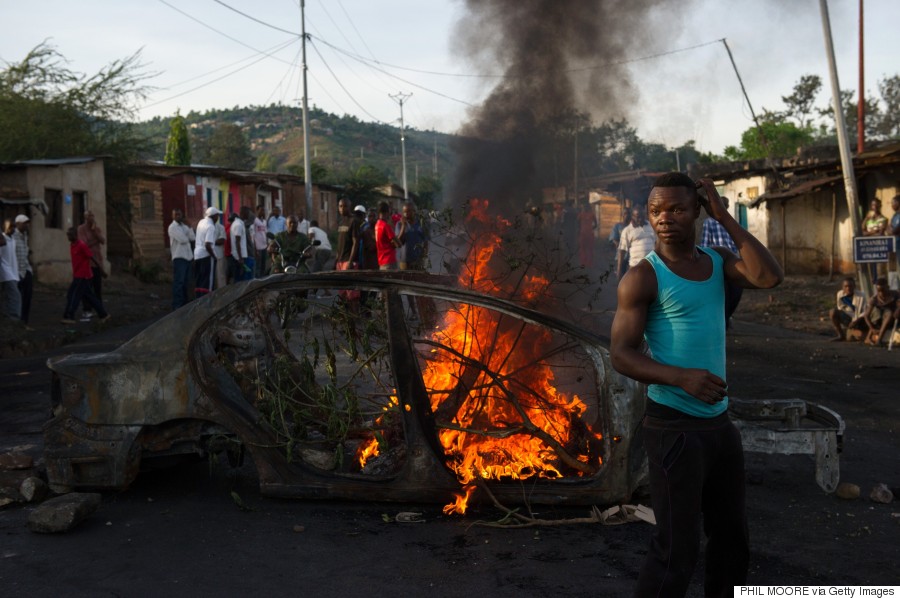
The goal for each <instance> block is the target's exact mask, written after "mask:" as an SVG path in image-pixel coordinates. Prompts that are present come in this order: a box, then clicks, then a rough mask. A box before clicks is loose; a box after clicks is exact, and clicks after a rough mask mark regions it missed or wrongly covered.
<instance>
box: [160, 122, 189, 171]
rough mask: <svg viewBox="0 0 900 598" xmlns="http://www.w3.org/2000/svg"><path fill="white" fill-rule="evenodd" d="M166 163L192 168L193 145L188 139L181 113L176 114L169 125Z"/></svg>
mask: <svg viewBox="0 0 900 598" xmlns="http://www.w3.org/2000/svg"><path fill="white" fill-rule="evenodd" d="M165 163H166V164H168V165H169V166H190V164H191V143H190V140H189V139H188V131H187V126H186V125H185V124H184V117H183V116H181V113H180V112H176V113H175V118H173V119H172V122H171V124H170V125H169V139H168V141H167V142H166V157H165Z"/></svg>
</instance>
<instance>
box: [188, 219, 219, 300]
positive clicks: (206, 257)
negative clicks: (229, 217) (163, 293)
mask: <svg viewBox="0 0 900 598" xmlns="http://www.w3.org/2000/svg"><path fill="white" fill-rule="evenodd" d="M204 214H205V215H206V217H205V218H203V219H202V220H201V221H200V222H198V223H197V243H196V245H195V246H194V294H195V295H196V296H197V297H202V296H203V295H206V294H207V293H210V292H212V290H213V288H215V278H214V276H215V257H214V253H215V252H214V247H215V246H216V223H217V222H218V221H219V215H221V214H222V212H220V211H219V209H218V208H214V207H209V208H206V212H204Z"/></svg>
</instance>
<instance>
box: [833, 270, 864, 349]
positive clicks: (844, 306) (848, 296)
mask: <svg viewBox="0 0 900 598" xmlns="http://www.w3.org/2000/svg"><path fill="white" fill-rule="evenodd" d="M834 303H835V308H834V309H832V310H831V312H830V313H829V317H830V318H831V325H832V326H834V331H835V332H836V333H837V336H835V337H834V338H832V339H831V340H833V341H842V340H844V339H845V338H846V336H845V333H844V330H843V328H842V326H843V327H846V328H847V332H849V331H850V330H862V331H863V332H865V330H866V320H865V318H864V317H863V315H864V314H865V313H866V295H865V293H863V292H862V291H858V290H856V281H855V280H853V278H852V277H850V276H848V277H847V278H845V279H844V282H843V283H842V284H841V290H840V291H838V292H837V296H836V297H835V301H834Z"/></svg>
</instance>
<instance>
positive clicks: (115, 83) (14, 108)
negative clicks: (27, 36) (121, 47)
mask: <svg viewBox="0 0 900 598" xmlns="http://www.w3.org/2000/svg"><path fill="white" fill-rule="evenodd" d="M139 58H140V53H139V52H138V53H135V54H133V55H132V56H129V57H128V58H125V59H122V60H116V61H113V62H112V63H110V64H109V65H108V66H106V67H104V68H103V69H102V70H100V71H99V72H98V73H96V74H94V75H90V76H88V75H84V74H81V73H77V72H74V71H72V70H70V69H69V68H68V67H67V66H66V64H65V63H66V61H65V58H64V57H63V56H62V55H61V54H60V53H59V52H57V51H56V49H55V48H53V47H52V46H49V45H47V44H46V43H42V44H40V45H38V46H37V47H35V48H34V49H33V50H31V51H30V52H29V53H28V55H26V56H25V58H24V59H22V61H21V62H18V63H11V62H7V63H5V66H4V68H3V70H2V71H0V131H2V135H0V160H7V161H12V160H22V159H34V158H59V157H66V156H75V155H101V154H108V155H111V156H112V159H111V160H109V161H108V168H109V169H110V170H113V171H115V170H117V169H118V168H121V167H123V165H125V164H128V163H130V162H132V161H133V160H134V159H135V158H136V157H137V156H138V155H139V154H140V153H141V152H142V150H143V149H144V147H145V146H144V144H143V139H142V137H141V136H140V135H139V134H138V133H137V131H136V129H135V128H134V127H133V126H132V125H131V124H129V123H128V121H129V120H131V119H132V117H133V116H134V112H135V106H136V103H137V101H139V100H141V99H142V98H143V97H144V96H145V93H146V88H145V87H144V86H143V84H142V81H143V80H145V79H146V78H147V75H145V74H144V73H143V72H142V68H143V67H142V65H141V64H140V63H139Z"/></svg>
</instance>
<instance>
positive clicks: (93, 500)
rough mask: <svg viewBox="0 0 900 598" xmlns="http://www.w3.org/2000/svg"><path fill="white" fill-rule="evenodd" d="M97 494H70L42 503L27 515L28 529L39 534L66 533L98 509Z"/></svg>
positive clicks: (99, 496) (99, 498)
mask: <svg viewBox="0 0 900 598" xmlns="http://www.w3.org/2000/svg"><path fill="white" fill-rule="evenodd" d="M101 501H102V497H101V495H100V494H99V493H97V492H72V493H70V494H63V495H62V496H57V497H56V498H51V499H50V500H48V501H46V502H44V503H43V504H41V505H40V506H39V507H37V508H36V509H35V510H34V511H32V512H31V513H30V514H29V515H28V523H27V525H28V529H30V530H31V531H33V532H37V533H41V534H54V533H60V532H67V531H69V530H70V529H72V528H73V527H75V526H76V525H78V524H79V523H81V522H82V521H84V520H85V519H87V518H88V517H89V516H91V515H93V514H94V512H95V511H97V509H99V508H100V502H101Z"/></svg>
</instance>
